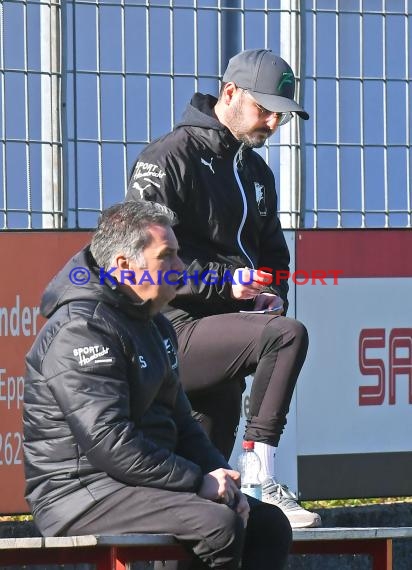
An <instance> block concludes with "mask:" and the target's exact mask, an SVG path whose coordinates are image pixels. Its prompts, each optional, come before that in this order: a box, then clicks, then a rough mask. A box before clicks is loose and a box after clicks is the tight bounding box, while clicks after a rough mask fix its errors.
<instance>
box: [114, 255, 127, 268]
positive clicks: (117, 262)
mask: <svg viewBox="0 0 412 570" xmlns="http://www.w3.org/2000/svg"><path fill="white" fill-rule="evenodd" d="M114 266H115V268H116V269H119V270H121V271H126V270H128V269H129V268H130V264H129V260H128V258H127V257H125V256H124V255H123V254H122V253H119V254H118V255H116V257H115V258H114Z"/></svg>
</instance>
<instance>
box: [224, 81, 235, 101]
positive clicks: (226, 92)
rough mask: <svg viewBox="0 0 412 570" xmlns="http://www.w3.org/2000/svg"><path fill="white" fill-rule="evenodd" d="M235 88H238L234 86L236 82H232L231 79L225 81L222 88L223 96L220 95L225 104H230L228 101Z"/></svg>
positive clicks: (231, 97) (230, 99)
mask: <svg viewBox="0 0 412 570" xmlns="http://www.w3.org/2000/svg"><path fill="white" fill-rule="evenodd" d="M237 89H238V88H237V87H236V84H235V83H233V81H229V82H228V83H226V85H225V87H224V89H223V97H222V99H223V102H224V103H225V104H226V105H229V104H230V102H231V101H232V99H233V96H234V94H235V93H236V91H237Z"/></svg>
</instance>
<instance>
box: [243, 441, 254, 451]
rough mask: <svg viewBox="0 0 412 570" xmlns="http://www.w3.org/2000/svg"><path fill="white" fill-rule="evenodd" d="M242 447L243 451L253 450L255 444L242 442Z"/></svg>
mask: <svg viewBox="0 0 412 570" xmlns="http://www.w3.org/2000/svg"><path fill="white" fill-rule="evenodd" d="M242 447H243V449H255V442H254V441H246V440H243V442H242Z"/></svg>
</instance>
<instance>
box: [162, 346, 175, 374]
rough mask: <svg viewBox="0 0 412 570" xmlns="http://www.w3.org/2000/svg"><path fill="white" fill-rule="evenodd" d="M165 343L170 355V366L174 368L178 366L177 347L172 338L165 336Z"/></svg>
mask: <svg viewBox="0 0 412 570" xmlns="http://www.w3.org/2000/svg"><path fill="white" fill-rule="evenodd" d="M163 343H164V345H165V348H166V352H167V355H168V357H169V362H170V366H171V367H172V369H173V370H175V369H176V368H177V354H176V351H175V347H174V346H173V343H172V341H171V340H170V338H164V339H163Z"/></svg>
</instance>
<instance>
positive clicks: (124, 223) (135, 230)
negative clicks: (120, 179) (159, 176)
mask: <svg viewBox="0 0 412 570" xmlns="http://www.w3.org/2000/svg"><path fill="white" fill-rule="evenodd" d="M175 223H176V216H175V214H174V212H172V210H170V209H169V208H168V207H167V206H165V205H163V204H158V203H156V202H146V201H145V200H136V201H133V202H124V203H123V204H115V205H114V206H111V207H110V208H107V209H106V210H103V212H102V213H101V215H100V218H99V221H98V224H97V229H96V231H95V233H94V234H93V237H92V241H91V245H90V251H91V253H92V255H93V257H94V259H95V260H96V263H97V264H98V266H99V267H102V268H103V269H104V270H105V271H107V270H108V269H110V268H111V267H112V266H113V263H114V259H115V257H116V255H118V254H119V253H122V254H123V255H124V256H125V257H127V258H129V259H133V260H134V261H136V263H137V264H139V266H140V267H141V268H144V267H145V266H146V261H145V258H144V255H143V250H144V249H145V247H146V246H147V245H149V243H150V242H151V240H152V236H151V234H150V233H149V227H150V226H151V225H153V224H158V225H160V226H173V225H174V224H175Z"/></svg>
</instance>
